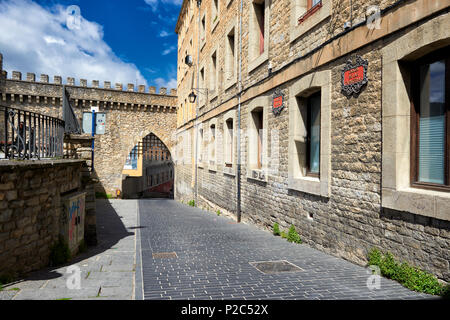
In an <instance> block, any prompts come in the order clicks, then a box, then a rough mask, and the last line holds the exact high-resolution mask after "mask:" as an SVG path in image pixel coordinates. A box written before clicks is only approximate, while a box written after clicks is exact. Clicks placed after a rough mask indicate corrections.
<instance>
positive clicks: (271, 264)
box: [250, 260, 304, 274]
mask: <svg viewBox="0 0 450 320" xmlns="http://www.w3.org/2000/svg"><path fill="white" fill-rule="evenodd" d="M250 264H251V265H252V266H253V267H255V268H256V269H257V270H259V271H261V272H262V273H265V274H278V273H287V272H301V271H304V270H303V269H302V268H300V267H297V266H296V265H295V264H292V263H290V262H288V261H285V260H282V261H261V262H250Z"/></svg>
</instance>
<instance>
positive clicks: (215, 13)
mask: <svg viewBox="0 0 450 320" xmlns="http://www.w3.org/2000/svg"><path fill="white" fill-rule="evenodd" d="M219 18H220V12H219V0H212V1H211V19H212V21H211V31H214V29H215V27H216V26H217V24H218V23H219Z"/></svg>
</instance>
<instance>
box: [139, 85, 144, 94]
mask: <svg viewBox="0 0 450 320" xmlns="http://www.w3.org/2000/svg"><path fill="white" fill-rule="evenodd" d="M138 91H139V92H141V93H144V92H145V86H144V85H140V86H139V87H138Z"/></svg>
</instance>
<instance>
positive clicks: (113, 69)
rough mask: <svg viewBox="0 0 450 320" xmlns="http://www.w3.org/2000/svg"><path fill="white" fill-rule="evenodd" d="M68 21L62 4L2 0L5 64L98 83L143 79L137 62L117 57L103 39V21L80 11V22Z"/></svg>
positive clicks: (1, 34)
mask: <svg viewBox="0 0 450 320" xmlns="http://www.w3.org/2000/svg"><path fill="white" fill-rule="evenodd" d="M81 14H82V12H81ZM67 21H68V15H67V13H66V7H62V6H57V7H55V8H53V9H51V10H47V9H44V8H43V7H41V6H40V5H38V4H36V3H34V2H32V1H31V0H10V1H3V2H2V5H1V7H0V30H3V31H2V32H0V52H1V53H3V61H4V69H5V70H7V71H8V72H11V71H13V70H17V71H21V72H22V73H26V72H33V73H36V74H48V75H50V76H52V75H61V76H62V77H63V79H66V78H67V77H74V78H75V79H80V78H82V79H88V80H100V81H101V83H102V81H111V82H112V83H116V82H120V83H123V84H126V83H135V82H136V80H137V81H138V84H145V85H147V82H146V80H145V79H144V77H143V76H142V74H141V73H140V71H139V70H138V69H137V67H136V66H135V65H134V64H132V63H126V62H124V61H122V60H121V59H119V58H118V57H117V56H116V54H115V53H114V52H113V51H112V49H111V48H110V47H109V45H108V44H107V43H106V42H105V41H104V40H103V28H102V26H101V25H99V24H97V23H95V22H91V21H88V20H86V19H84V18H83V17H82V16H81V19H80V28H68V26H67ZM4 30H7V32H4Z"/></svg>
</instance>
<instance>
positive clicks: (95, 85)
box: [92, 80, 100, 88]
mask: <svg viewBox="0 0 450 320" xmlns="http://www.w3.org/2000/svg"><path fill="white" fill-rule="evenodd" d="M99 84H100V82H99V81H98V80H92V88H98V86H99Z"/></svg>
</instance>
